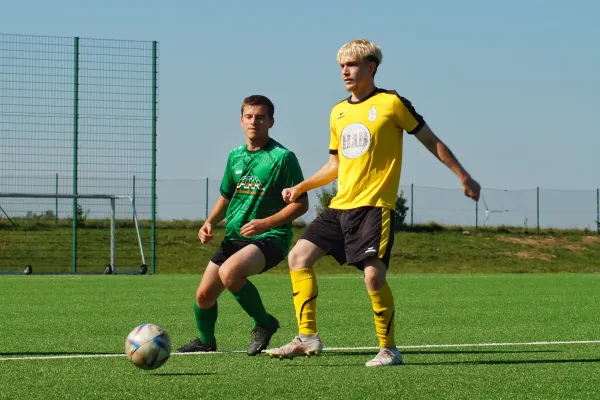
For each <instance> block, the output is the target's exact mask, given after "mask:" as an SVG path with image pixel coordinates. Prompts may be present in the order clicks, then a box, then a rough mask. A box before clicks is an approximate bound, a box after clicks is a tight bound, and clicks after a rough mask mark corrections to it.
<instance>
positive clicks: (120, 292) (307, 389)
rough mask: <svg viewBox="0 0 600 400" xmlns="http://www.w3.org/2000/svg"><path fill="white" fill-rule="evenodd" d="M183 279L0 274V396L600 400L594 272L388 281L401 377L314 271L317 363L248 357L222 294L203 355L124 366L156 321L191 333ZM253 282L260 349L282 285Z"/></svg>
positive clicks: (188, 285)
mask: <svg viewBox="0 0 600 400" xmlns="http://www.w3.org/2000/svg"><path fill="white" fill-rule="evenodd" d="M199 279H200V275H197V274H187V275H184V274H176V275H169V274H164V275H162V274H161V275H155V276H73V275H67V276H35V275H32V276H2V277H0V301H1V304H2V307H0V332H2V346H1V348H0V371H1V375H2V384H1V389H0V398H3V399H4V398H6V399H17V398H19V399H83V398H85V399H123V398H131V399H146V398H161V399H192V398H193V399H238V398H239V399H259V398H271V399H279V398H282V399H283V398H291V399H315V398H318V399H365V398H384V399H385V398H406V399H431V398H453V399H458V398H461V399H491V398H493V399H500V398H501V399H517V398H518V399H522V398H527V399H574V398H577V399H591V398H599V397H600V386H598V384H597V382H598V376H599V374H600V330H599V329H598V304H600V275H598V274H594V273H591V274H589V273H581V274H565V273H556V274H409V273H407V274H392V275H390V284H391V286H392V288H393V291H394V294H395V302H396V315H397V325H396V337H397V341H398V345H399V347H400V350H401V351H402V353H403V354H404V358H405V362H406V364H405V365H403V366H397V367H390V368H384V369H368V368H366V367H364V363H365V362H366V361H367V360H368V359H370V358H371V357H372V356H373V355H374V354H375V352H376V350H375V348H374V347H373V346H376V344H377V343H376V338H375V334H374V329H373V317H372V310H371V308H370V303H369V298H368V295H367V294H366V292H365V290H364V283H363V282H362V280H361V279H360V277H359V276H358V275H357V274H356V275H353V274H345V275H339V274H333V275H320V276H319V304H318V321H319V331H320V334H321V336H322V338H323V341H324V344H325V346H326V348H327V351H325V352H324V353H323V354H322V355H321V356H319V357H314V358H309V359H307V358H297V359H294V360H284V361H279V360H271V359H269V358H268V357H266V356H264V355H260V356H258V357H253V358H252V357H248V356H247V355H246V354H244V352H243V350H245V348H246V346H247V344H248V341H249V338H250V330H251V328H252V325H251V321H250V319H249V318H248V317H247V316H246V315H245V314H244V313H243V311H242V310H241V308H240V307H239V306H238V304H237V303H235V301H234V300H233V299H232V297H231V296H230V295H229V294H228V293H225V294H224V295H223V296H222V297H221V299H220V301H219V313H220V314H219V320H218V322H217V332H216V335H217V342H218V346H219V350H220V352H219V353H216V354H204V355H173V356H172V357H171V358H170V359H169V360H168V362H167V363H166V364H165V365H164V366H163V367H161V368H159V369H157V370H154V371H143V370H139V369H137V368H135V367H134V366H133V365H131V364H130V363H129V362H128V361H127V359H126V358H125V357H124V354H123V346H124V340H125V337H126V336H127V334H128V332H129V331H130V330H131V329H132V328H134V327H135V326H136V325H138V324H140V323H145V322H154V323H157V324H159V325H161V326H163V327H164V328H165V329H166V330H167V331H168V333H169V334H170V336H171V339H172V341H173V344H174V347H177V346H179V345H181V344H183V343H185V342H187V341H188V340H189V339H191V338H193V337H194V336H195V335H196V329H195V325H194V321H193V313H192V301H193V295H194V292H195V288H196V286H197V283H198V281H199ZM253 282H254V283H255V284H256V286H257V287H258V288H259V290H261V294H262V297H263V300H264V302H265V304H266V305H267V308H268V310H269V311H270V312H272V313H273V314H274V315H276V316H277V317H278V318H279V320H280V322H281V328H280V330H279V332H277V333H276V335H275V336H274V337H273V339H272V343H271V344H272V346H277V345H281V344H283V343H285V342H287V341H288V340H290V339H291V338H292V337H293V336H294V335H295V333H296V326H295V318H294V312H293V306H292V301H291V285H290V281H289V277H288V276H286V275H277V274H271V275H269V274H267V275H263V276H259V277H255V278H253ZM589 341H592V342H589ZM556 342H562V343H556ZM565 342H569V343H565ZM336 348H337V349H336Z"/></svg>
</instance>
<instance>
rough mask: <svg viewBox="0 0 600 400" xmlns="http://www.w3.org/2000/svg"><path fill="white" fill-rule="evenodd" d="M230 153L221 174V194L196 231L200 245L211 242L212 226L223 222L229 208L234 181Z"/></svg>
mask: <svg viewBox="0 0 600 400" xmlns="http://www.w3.org/2000/svg"><path fill="white" fill-rule="evenodd" d="M231 158H232V153H229V156H228V157H227V164H226V166H225V172H224V173H223V179H221V187H220V188H219V191H220V192H221V196H220V197H219V198H218V199H217V201H216V203H215V205H214V207H213V209H212V211H211V212H210V215H209V216H208V218H206V221H204V225H202V227H201V228H200V230H199V231H198V239H200V242H202V243H208V242H210V241H211V240H212V238H213V234H212V226H213V225H216V224H218V223H219V222H221V221H223V218H225V217H226V215H227V207H229V200H230V199H231V198H232V197H233V194H234V193H235V185H236V183H235V179H234V177H233V172H232V168H233V167H232V164H233V161H232V159H231Z"/></svg>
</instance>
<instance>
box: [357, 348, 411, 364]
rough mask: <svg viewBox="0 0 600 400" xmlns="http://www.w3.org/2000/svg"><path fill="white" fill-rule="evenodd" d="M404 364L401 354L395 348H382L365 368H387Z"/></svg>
mask: <svg viewBox="0 0 600 400" xmlns="http://www.w3.org/2000/svg"><path fill="white" fill-rule="evenodd" d="M400 364H404V360H402V354H400V352H399V351H398V349H397V348H395V347H382V348H381V349H379V353H377V355H376V356H375V358H374V359H372V360H371V361H367V363H366V364H365V365H366V366H367V367H388V366H390V365H400Z"/></svg>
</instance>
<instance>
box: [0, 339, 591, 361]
mask: <svg viewBox="0 0 600 400" xmlns="http://www.w3.org/2000/svg"><path fill="white" fill-rule="evenodd" d="M561 344H600V340H565V341H554V342H513V343H510V342H507V343H459V344H421V345H412V346H398V349H400V350H402V349H436V348H453V347H454V348H460V347H503V346H554V345H561ZM377 349H379V347H325V348H324V349H323V350H324V351H326V352H327V351H356V350H377ZM245 352H246V351H245V350H233V351H213V352H208V353H171V355H173V356H190V355H196V356H197V355H212V354H231V353H245ZM109 357H125V354H66V355H54V356H50V355H48V356H24V357H1V358H0V361H27V360H60V359H74V358H109Z"/></svg>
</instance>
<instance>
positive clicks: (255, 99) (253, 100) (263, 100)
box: [242, 94, 275, 119]
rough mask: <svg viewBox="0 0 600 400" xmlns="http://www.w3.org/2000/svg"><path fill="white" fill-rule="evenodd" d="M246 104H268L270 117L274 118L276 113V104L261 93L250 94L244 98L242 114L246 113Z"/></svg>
mask: <svg viewBox="0 0 600 400" xmlns="http://www.w3.org/2000/svg"><path fill="white" fill-rule="evenodd" d="M244 106H266V107H267V113H268V115H269V119H273V116H274V115H275V106H274V105H273V103H272V102H271V100H269V98H268V97H266V96H262V95H260V94H255V95H252V96H248V97H246V98H245V99H244V102H243V103H242V115H244Z"/></svg>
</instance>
